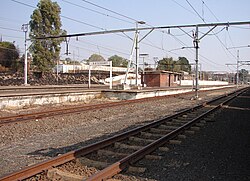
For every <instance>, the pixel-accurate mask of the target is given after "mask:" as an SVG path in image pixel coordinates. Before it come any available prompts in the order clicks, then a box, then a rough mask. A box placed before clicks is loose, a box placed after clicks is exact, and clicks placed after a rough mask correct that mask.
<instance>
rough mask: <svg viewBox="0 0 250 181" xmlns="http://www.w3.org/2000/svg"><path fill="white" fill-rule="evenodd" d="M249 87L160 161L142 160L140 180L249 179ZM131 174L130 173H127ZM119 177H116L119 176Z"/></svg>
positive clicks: (241, 180) (224, 180) (137, 176)
mask: <svg viewBox="0 0 250 181" xmlns="http://www.w3.org/2000/svg"><path fill="white" fill-rule="evenodd" d="M249 103H250V91H249V92H248V97H241V98H239V99H238V100H237V101H236V100H235V101H232V102H231V103H230V106H229V107H227V108H224V109H223V110H222V111H221V113H222V114H218V115H217V116H215V117H214V119H213V120H211V121H214V122H208V123H207V124H206V126H205V127H203V128H202V129H201V130H200V131H198V132H197V133H195V134H194V135H192V136H188V138H186V140H184V141H183V142H182V143H181V144H180V145H177V146H171V147H170V151H169V152H168V153H166V154H165V155H164V159H162V160H161V161H158V160H157V161H152V160H150V161H149V160H145V159H143V160H141V161H140V163H139V165H145V164H146V165H148V167H147V172H145V173H144V174H142V175H133V176H134V178H139V176H140V179H139V180H143V179H144V180H147V179H152V180H159V181H161V180H162V181H165V180H168V181H176V180H178V181H179V180H182V181H186V180H187V181H210V180H216V181H217V180H220V181H249V180H250V172H249V170H250V155H249V152H250V146H249V143H250V132H249V130H250V122H249V117H250V104H249ZM129 177H130V178H131V175H130V176H129ZM118 178H119V177H118Z"/></svg>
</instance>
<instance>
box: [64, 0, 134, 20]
mask: <svg viewBox="0 0 250 181" xmlns="http://www.w3.org/2000/svg"><path fill="white" fill-rule="evenodd" d="M61 1H63V2H66V3H68V4H71V5H73V6H77V7H79V8H82V9H85V10H88V11H91V12H94V13H97V14H100V15H103V16H105V17H110V18H113V19H116V20H120V21H123V22H126V23H130V24H134V23H133V22H131V21H126V20H124V19H121V18H117V17H115V16H112V15H109V14H105V13H102V12H100V11H96V10H93V9H90V8H87V7H84V6H82V5H79V4H75V3H72V2H69V1H67V0H61Z"/></svg>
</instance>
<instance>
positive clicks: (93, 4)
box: [82, 0, 137, 22]
mask: <svg viewBox="0 0 250 181" xmlns="http://www.w3.org/2000/svg"><path fill="white" fill-rule="evenodd" d="M82 1H83V2H85V3H88V4H91V5H92V6H95V7H98V8H100V9H104V10H106V11H109V12H111V13H114V14H116V15H119V16H122V17H124V18H127V19H130V20H132V21H134V22H137V20H136V19H134V18H131V17H128V16H126V15H123V14H121V13H118V12H115V11H113V10H111V9H108V8H105V7H102V6H100V5H98V4H95V3H93V2H90V1H87V0H82Z"/></svg>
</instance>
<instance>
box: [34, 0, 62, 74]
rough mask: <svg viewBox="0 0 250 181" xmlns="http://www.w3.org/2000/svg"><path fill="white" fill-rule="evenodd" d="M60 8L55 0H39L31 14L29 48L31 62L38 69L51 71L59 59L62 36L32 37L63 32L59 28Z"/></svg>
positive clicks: (60, 24)
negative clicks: (30, 42) (31, 57)
mask: <svg viewBox="0 0 250 181" xmlns="http://www.w3.org/2000/svg"><path fill="white" fill-rule="evenodd" d="M60 13H61V8H60V7H59V5H58V4H57V3H56V2H52V1H51V0H40V2H39V3H38V5H37V9H35V10H34V11H33V14H32V15H31V21H30V22H29V24H30V37H31V41H32V44H31V47H30V50H31V52H32V55H33V64H34V66H35V67H36V69H37V70H39V71H42V72H44V71H52V68H53V67H54V66H55V63H56V61H57V60H58V59H59V53H60V50H61V47H60V43H61V42H62V41H63V39H62V38H57V39H44V40H35V39H34V38H37V37H43V36H57V35H61V34H65V33H66V32H65V31H63V30H62V29H61V26H62V23H61V19H60Z"/></svg>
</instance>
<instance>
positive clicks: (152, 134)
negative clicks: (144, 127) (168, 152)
mask: <svg viewBox="0 0 250 181" xmlns="http://www.w3.org/2000/svg"><path fill="white" fill-rule="evenodd" d="M140 135H141V136H142V137H146V138H151V139H152V138H155V139H158V138H161V137H163V136H164V135H165V134H157V133H147V132H140Z"/></svg>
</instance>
